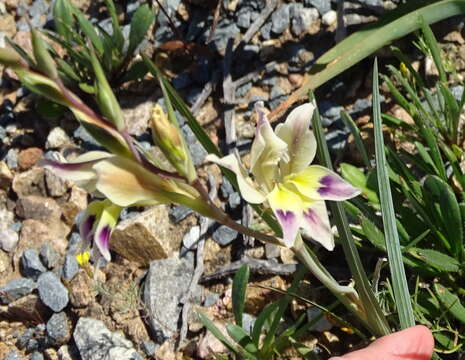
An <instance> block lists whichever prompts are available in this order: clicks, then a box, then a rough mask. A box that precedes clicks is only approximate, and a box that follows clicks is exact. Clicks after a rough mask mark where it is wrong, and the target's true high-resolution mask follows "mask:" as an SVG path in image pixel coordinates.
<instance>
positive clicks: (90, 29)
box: [73, 8, 104, 55]
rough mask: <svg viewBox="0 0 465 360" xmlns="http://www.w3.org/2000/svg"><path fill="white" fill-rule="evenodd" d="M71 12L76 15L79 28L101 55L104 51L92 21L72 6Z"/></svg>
mask: <svg viewBox="0 0 465 360" xmlns="http://www.w3.org/2000/svg"><path fill="white" fill-rule="evenodd" d="M73 13H74V15H75V16H76V18H77V20H78V22H79V27H80V29H81V30H82V31H83V32H84V34H85V35H86V36H87V37H88V38H89V40H90V41H91V43H92V45H93V47H94V48H95V50H96V51H97V53H98V54H99V55H102V54H103V52H104V48H103V43H102V39H100V37H99V36H98V34H97V31H95V28H94V26H93V25H92V23H91V22H90V21H89V20H88V19H87V18H86V17H85V16H84V14H83V13H82V12H81V11H80V10H79V9H77V8H73Z"/></svg>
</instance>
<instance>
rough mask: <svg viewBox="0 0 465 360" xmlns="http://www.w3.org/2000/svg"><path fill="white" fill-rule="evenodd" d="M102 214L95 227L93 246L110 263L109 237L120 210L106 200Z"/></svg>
mask: <svg viewBox="0 0 465 360" xmlns="http://www.w3.org/2000/svg"><path fill="white" fill-rule="evenodd" d="M103 202H104V206H103V209H102V213H101V215H100V218H99V220H98V224H97V227H96V229H95V234H94V244H95V245H96V246H97V248H98V250H99V251H100V253H101V254H102V256H103V257H104V258H105V260H107V261H110V260H111V255H110V237H111V233H112V231H113V229H114V227H115V226H116V222H117V221H118V218H119V215H120V213H121V210H122V208H121V207H120V206H117V205H114V204H111V203H110V202H109V201H108V200H104V201H103Z"/></svg>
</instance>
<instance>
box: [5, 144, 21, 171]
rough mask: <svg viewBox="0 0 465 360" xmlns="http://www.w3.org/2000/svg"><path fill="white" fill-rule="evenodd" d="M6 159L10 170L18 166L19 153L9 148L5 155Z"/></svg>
mask: <svg viewBox="0 0 465 360" xmlns="http://www.w3.org/2000/svg"><path fill="white" fill-rule="evenodd" d="M5 161H6V163H7V165H8V167H9V168H10V170H13V169H17V168H18V153H17V152H16V150H14V149H10V150H8V152H7V153H6V156H5Z"/></svg>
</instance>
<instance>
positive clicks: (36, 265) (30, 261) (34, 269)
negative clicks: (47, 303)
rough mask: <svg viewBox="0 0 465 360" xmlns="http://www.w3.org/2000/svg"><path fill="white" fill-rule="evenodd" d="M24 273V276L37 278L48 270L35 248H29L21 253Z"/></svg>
mask: <svg viewBox="0 0 465 360" xmlns="http://www.w3.org/2000/svg"><path fill="white" fill-rule="evenodd" d="M21 266H22V273H23V275H24V276H26V277H28V278H31V279H34V280H37V278H38V277H39V276H40V274H42V273H43V272H45V271H47V269H46V268H45V266H44V265H43V264H42V262H41V261H40V259H39V254H38V253H37V251H36V250H34V249H27V250H25V251H24V252H23V254H22V255H21Z"/></svg>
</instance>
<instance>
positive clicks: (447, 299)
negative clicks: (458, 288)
mask: <svg viewBox="0 0 465 360" xmlns="http://www.w3.org/2000/svg"><path fill="white" fill-rule="evenodd" d="M434 292H435V293H436V295H437V297H438V299H439V301H440V302H441V304H442V306H443V308H445V310H447V311H448V312H449V313H450V314H451V315H452V316H454V317H455V318H456V319H457V320H459V321H460V322H461V323H463V324H465V307H464V306H463V305H462V303H461V302H460V299H459V297H458V296H457V295H455V294H453V293H451V292H450V291H449V290H448V289H447V288H445V287H444V286H442V285H441V284H439V283H435V284H434Z"/></svg>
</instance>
